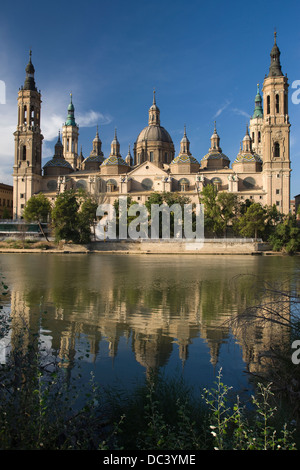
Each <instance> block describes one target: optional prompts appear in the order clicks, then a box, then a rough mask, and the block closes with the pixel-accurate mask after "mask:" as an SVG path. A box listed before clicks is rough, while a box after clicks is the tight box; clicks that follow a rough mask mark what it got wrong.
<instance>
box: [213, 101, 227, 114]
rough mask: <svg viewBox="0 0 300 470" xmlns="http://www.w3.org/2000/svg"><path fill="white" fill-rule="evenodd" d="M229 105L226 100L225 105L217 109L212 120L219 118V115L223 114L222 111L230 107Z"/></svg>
mask: <svg viewBox="0 0 300 470" xmlns="http://www.w3.org/2000/svg"><path fill="white" fill-rule="evenodd" d="M230 103H231V102H230V101H229V100H226V102H225V104H224V105H223V106H221V108H219V109H218V111H217V112H216V114H215V115H214V116H213V118H217V117H218V116H220V114H221V113H223V111H224V110H225V109H226V108H227V107H228V106H229V105H230Z"/></svg>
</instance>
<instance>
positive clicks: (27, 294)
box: [11, 255, 286, 372]
mask: <svg viewBox="0 0 300 470" xmlns="http://www.w3.org/2000/svg"><path fill="white" fill-rule="evenodd" d="M50 256H51V255H50ZM50 256H49V257H48V255H46V257H47V259H46V260H45V262H46V267H47V269H46V270H45V271H44V273H45V279H44V284H41V285H40V286H39V287H36V286H35V287H32V288H31V289H29V290H28V289H24V286H15V290H14V289H12V292H11V302H12V312H13V323H12V328H13V334H12V338H14V337H16V336H17V335H18V330H19V328H20V325H22V319H23V317H24V316H25V318H26V321H27V322H28V324H29V326H30V328H32V330H35V331H38V330H39V331H40V332H41V331H42V332H43V336H44V337H46V338H47V342H48V343H49V345H50V346H51V349H52V351H54V352H55V353H56V354H58V356H59V357H60V358H61V364H62V366H63V367H66V368H72V367H73V365H74V361H75V357H76V354H77V349H78V344H79V342H80V341H82V338H84V339H85V341H86V342H87V343H88V345H89V350H90V355H91V356H92V357H93V359H94V360H95V361H97V360H98V359H99V357H100V356H101V354H103V353H101V351H100V345H101V344H102V345H103V344H106V345H107V354H108V356H109V357H111V359H112V361H114V360H115V359H116V358H117V357H118V354H122V352H120V353H119V346H120V342H121V340H122V339H124V338H125V340H126V341H127V343H128V344H129V347H130V348H131V350H132V352H133V354H134V357H135V359H136V361H137V362H138V363H139V364H141V365H142V366H143V367H144V368H145V369H146V371H147V372H148V371H150V370H157V369H159V368H160V367H164V366H166V365H167V364H168V361H169V360H170V357H171V355H172V354H175V355H177V358H179V359H180V361H181V363H182V365H184V364H185V362H186V361H187V360H188V359H189V349H190V346H191V345H192V344H193V343H194V342H196V341H198V340H199V339H200V340H202V342H204V343H205V344H206V346H207V348H208V350H209V355H210V362H211V364H212V365H213V366H216V365H217V364H218V361H219V351H220V348H221V346H222V344H224V343H226V342H228V340H229V338H231V337H232V335H233V336H234V338H235V340H236V342H237V343H238V344H240V346H241V349H242V354H243V360H244V362H245V364H246V366H245V367H247V369H248V370H250V371H252V372H254V371H258V370H259V368H260V367H261V366H260V364H259V356H260V353H261V352H262V351H263V350H268V348H269V347H270V344H272V347H274V346H275V347H276V345H278V347H281V346H282V345H283V343H284V340H285V335H286V332H285V331H283V330H282V329H281V328H278V327H277V328H272V329H271V328H270V324H268V323H267V324H266V325H265V327H264V328H258V327H257V325H248V327H247V329H246V334H245V330H242V329H240V328H239V327H236V328H234V329H232V325H231V324H230V322H228V320H229V319H230V318H231V317H232V316H233V315H235V314H236V313H237V312H238V311H239V312H240V311H242V310H243V309H244V308H246V306H247V303H248V302H249V301H251V302H252V303H254V302H255V297H254V294H253V292H254V291H253V285H254V281H253V277H251V276H250V278H249V277H247V276H246V277H241V278H239V277H238V278H237V279H236V280H235V281H229V277H228V274H226V270H223V271H224V276H223V277H222V278H221V279H218V280H216V279H214V277H213V272H211V273H210V272H209V269H205V266H204V269H202V271H203V272H202V274H201V275H200V276H198V277H195V269H191V267H190V268H189V269H187V265H181V262H180V261H179V264H178V265H176V262H175V263H174V262H173V263H170V264H171V271H170V266H168V265H167V264H166V265H165V266H162V265H160V270H159V271H158V270H157V267H158V263H159V261H160V260H159V258H158V257H151V263H148V262H145V258H139V257H134V258H130V262H129V260H128V258H127V259H124V258H123V257H122V256H119V257H118V256H117V257H114V258H111V257H101V259H99V258H97V256H96V257H94V258H90V260H89V261H86V260H84V261H83V260H82V258H77V260H75V263H73V264H72V273H71V274H70V266H71V265H69V263H68V262H66V263H65V262H64V261H65V260H63V258H62V256H61V255H59V256H58V257H52V256H51V258H50ZM75 256H76V255H75ZM191 259H192V258H191ZM112 260H113V262H112ZM143 260H144V261H143ZM73 261H74V258H73ZM169 262H170V260H169ZM99 263H100V264H101V267H102V271H101V273H102V274H100V272H99V268H98V267H97V266H98V264H99ZM257 263H258V265H257V270H259V261H257ZM201 264H202V265H203V264H204V265H205V262H203V261H201ZM184 266H185V267H184ZM200 267H201V265H199V270H200ZM19 268H20V269H22V265H19ZM80 268H81V270H80ZM87 268H88V269H87ZM202 268H203V266H202ZM95 269H96V271H95ZM220 269H222V266H220ZM183 270H184V274H185V275H184V277H182V272H183ZM167 272H168V273H169V274H168V275H169V276H171V277H172V282H171V283H170V282H167V281H166V279H167ZM68 273H69V274H68ZM122 273H123V274H122ZM234 274H235V272H234V271H232V276H231V278H233V276H234ZM70 275H71V277H72V279H73V285H72V286H69V291H68V292H66V284H67V283H68V282H69V278H70ZM32 286H34V282H33V283H32ZM46 286H47V287H46ZM87 287H88V288H87ZM23 290H24V292H23ZM251 292H252V294H251ZM251 295H253V297H252V298H251ZM41 299H42V310H43V311H44V310H45V311H47V314H46V315H41V308H40V306H39V304H40V302H41ZM237 306H238V307H237Z"/></svg>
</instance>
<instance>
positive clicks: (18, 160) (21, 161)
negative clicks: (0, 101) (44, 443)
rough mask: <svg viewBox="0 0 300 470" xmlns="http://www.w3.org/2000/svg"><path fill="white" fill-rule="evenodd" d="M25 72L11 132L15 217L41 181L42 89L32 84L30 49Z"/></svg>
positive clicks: (19, 213) (18, 216) (19, 216)
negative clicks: (40, 90)
mask: <svg viewBox="0 0 300 470" xmlns="http://www.w3.org/2000/svg"><path fill="white" fill-rule="evenodd" d="M25 72H26V77H25V82H24V86H22V87H21V88H20V90H19V93H18V125H17V130H16V131H15V132H14V137H15V161H14V167H13V217H14V219H18V218H21V217H22V212H23V209H24V206H25V204H26V202H27V201H28V199H29V198H30V197H31V196H32V195H33V194H35V193H37V192H39V191H40V189H41V181H42V141H43V136H42V134H41V129H40V119H41V93H40V92H39V91H38V90H37V88H36V86H35V79H34V72H35V70H34V66H33V64H32V62H31V51H30V53H29V62H28V64H27V66H26V69H25Z"/></svg>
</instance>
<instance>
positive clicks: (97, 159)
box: [83, 155, 104, 163]
mask: <svg viewBox="0 0 300 470" xmlns="http://www.w3.org/2000/svg"><path fill="white" fill-rule="evenodd" d="M103 161H104V157H103V156H101V155H90V156H89V157H86V158H85V159H84V160H83V163H88V162H99V163H102V162H103Z"/></svg>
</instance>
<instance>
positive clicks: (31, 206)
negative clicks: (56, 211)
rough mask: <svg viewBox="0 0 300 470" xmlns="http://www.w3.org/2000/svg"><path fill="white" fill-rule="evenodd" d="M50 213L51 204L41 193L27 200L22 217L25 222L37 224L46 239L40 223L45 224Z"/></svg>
mask: <svg viewBox="0 0 300 470" xmlns="http://www.w3.org/2000/svg"><path fill="white" fill-rule="evenodd" d="M50 212H51V204H50V201H49V199H47V197H46V196H45V195H44V194H43V193H39V194H36V195H33V196H31V198H30V199H28V201H27V203H26V205H25V208H24V212H23V217H24V219H25V220H26V221H27V222H37V223H38V224H39V227H40V230H41V232H42V234H43V235H44V237H45V238H46V239H47V237H46V235H45V233H44V230H43V228H42V222H47V219H48V217H49V214H50Z"/></svg>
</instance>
